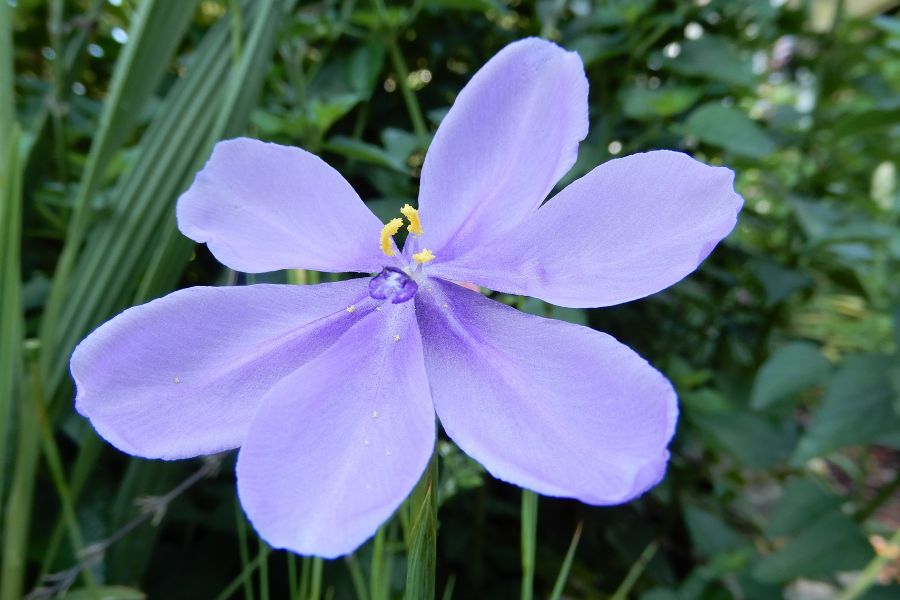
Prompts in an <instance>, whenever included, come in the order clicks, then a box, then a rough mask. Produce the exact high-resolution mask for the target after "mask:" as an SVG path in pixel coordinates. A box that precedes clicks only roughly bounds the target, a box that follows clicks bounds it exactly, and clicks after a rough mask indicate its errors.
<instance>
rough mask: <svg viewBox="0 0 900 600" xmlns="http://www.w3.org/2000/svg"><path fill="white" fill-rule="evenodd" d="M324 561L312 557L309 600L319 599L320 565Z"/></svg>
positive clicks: (320, 588)
mask: <svg viewBox="0 0 900 600" xmlns="http://www.w3.org/2000/svg"><path fill="white" fill-rule="evenodd" d="M323 565H324V561H323V560H322V559H321V558H318V557H315V558H313V559H312V577H310V584H309V598H310V600H319V598H321V597H322V567H323Z"/></svg>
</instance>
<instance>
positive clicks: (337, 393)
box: [237, 302, 435, 558]
mask: <svg viewBox="0 0 900 600" xmlns="http://www.w3.org/2000/svg"><path fill="white" fill-rule="evenodd" d="M434 436H435V421H434V410H433V409H432V406H431V398H430V395H429V391H428V380H427V379H426V376H425V367H424V364H423V359H422V344H421V339H420V337H419V331H418V328H417V326H416V321H415V316H414V305H413V303H412V302H406V303H402V304H396V305H394V304H390V303H385V304H383V305H382V306H381V310H380V311H375V312H372V313H370V314H369V315H368V316H366V317H365V318H364V319H362V320H361V321H360V322H359V323H358V324H357V325H356V326H355V327H353V328H352V329H351V330H350V331H348V332H347V333H346V334H345V335H344V337H343V338H341V340H340V341H339V342H338V343H337V344H335V345H334V346H333V347H332V348H331V349H330V350H328V352H326V353H324V354H322V356H320V357H319V358H317V359H316V360H314V361H312V362H310V363H309V364H308V365H306V366H305V367H304V368H302V369H300V370H299V371H297V372H296V373H294V374H293V375H291V376H290V377H288V378H286V379H285V380H284V381H282V382H281V383H280V384H279V385H277V386H276V387H275V388H273V389H272V391H271V392H269V393H268V394H267V395H266V397H265V398H264V400H263V405H262V408H261V409H260V411H259V413H258V414H257V416H256V418H255V420H254V421H253V424H252V425H251V426H250V431H249V433H248V435H247V439H246V441H245V442H244V445H243V447H242V448H241V450H240V454H239V455H238V463H237V476H238V492H239V495H240V499H241V504H242V505H243V507H244V510H245V511H246V512H247V515H248V517H249V518H250V521H251V522H252V523H253V526H254V527H255V528H256V530H257V531H258V532H259V534H260V535H261V536H262V537H263V539H265V540H266V541H267V542H268V543H269V544H271V545H272V546H274V547H276V548H286V549H288V550H292V551H294V552H297V553H300V554H312V555H316V556H323V557H326V558H332V557H335V556H339V555H341V554H346V553H348V552H352V551H353V550H355V549H356V548H357V547H358V546H359V545H360V544H362V543H363V542H364V541H366V539H368V538H369V537H371V536H372V535H373V534H374V533H375V531H376V530H377V529H378V526H379V525H381V523H383V522H384V521H385V520H386V519H387V518H388V517H389V516H390V515H391V514H392V513H393V512H394V511H395V510H396V509H397V507H398V506H400V504H401V503H402V502H403V500H404V499H405V498H406V496H407V495H408V494H409V492H410V491H411V490H412V488H413V486H415V484H416V482H417V481H418V480H419V477H420V476H421V474H422V472H423V471H424V469H425V465H426V464H427V462H428V458H429V457H430V456H431V451H432V449H433V447H434Z"/></svg>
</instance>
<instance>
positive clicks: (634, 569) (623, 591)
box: [609, 540, 659, 600]
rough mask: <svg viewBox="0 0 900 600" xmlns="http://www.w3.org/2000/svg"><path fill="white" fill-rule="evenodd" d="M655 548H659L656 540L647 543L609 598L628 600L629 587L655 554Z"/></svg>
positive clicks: (635, 581) (631, 586) (611, 599)
mask: <svg viewBox="0 0 900 600" xmlns="http://www.w3.org/2000/svg"><path fill="white" fill-rule="evenodd" d="M657 550H659V544H657V543H656V540H654V541H652V542H650V543H649V544H647V547H646V548H644V551H643V552H641V555H640V556H638V559H637V561H636V562H635V563H634V564H633V565H631V569H629V570H628V574H627V575H626V576H625V579H624V580H623V581H622V584H621V585H620V586H619V589H617V590H616V593H615V594H613V595H612V597H611V598H610V599H609V600H628V597H629V596H628V594H629V593H630V592H631V588H633V587H634V584H635V583H637V580H638V578H639V577H640V576H641V573H643V572H644V569H646V568H647V564H648V563H649V562H650V561H651V560H652V559H653V557H654V556H655V555H656V551H657Z"/></svg>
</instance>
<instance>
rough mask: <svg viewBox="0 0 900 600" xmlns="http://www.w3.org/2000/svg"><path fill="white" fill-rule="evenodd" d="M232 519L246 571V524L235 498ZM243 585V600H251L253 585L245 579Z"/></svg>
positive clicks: (248, 552)
mask: <svg viewBox="0 0 900 600" xmlns="http://www.w3.org/2000/svg"><path fill="white" fill-rule="evenodd" d="M234 517H235V521H236V522H237V534H238V551H239V552H240V555H241V566H242V567H243V568H244V570H246V569H247V566H248V565H249V564H250V549H249V546H248V543H247V537H248V536H247V522H246V521H245V520H244V513H243V512H242V511H241V505H240V504H239V503H238V499H237V497H236V496H235V498H234ZM243 584H244V599H245V600H253V599H254V595H253V583H252V582H251V581H250V579H249V578H247V579H244V580H243Z"/></svg>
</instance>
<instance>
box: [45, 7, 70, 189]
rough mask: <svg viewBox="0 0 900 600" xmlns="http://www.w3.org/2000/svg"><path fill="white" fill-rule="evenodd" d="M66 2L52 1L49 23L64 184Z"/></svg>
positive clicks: (53, 107) (55, 144)
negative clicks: (64, 18) (64, 41)
mask: <svg viewBox="0 0 900 600" xmlns="http://www.w3.org/2000/svg"><path fill="white" fill-rule="evenodd" d="M64 12H65V2H63V0H52V2H50V19H49V21H48V23H47V30H48V31H47V33H48V34H49V37H50V47H51V48H53V52H54V55H55V56H54V57H53V60H52V61H50V71H51V73H52V74H53V77H52V86H51V94H50V98H49V101H50V117H51V119H52V121H53V149H54V152H55V154H56V168H57V171H58V173H59V179H60V181H62V183H63V184H66V183H67V182H68V180H69V169H68V165H67V161H66V128H65V113H66V89H65V86H66V74H65V64H64V61H63V53H64V52H65V48H64V47H63V35H62V34H63V31H62V30H63V14H64Z"/></svg>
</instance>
